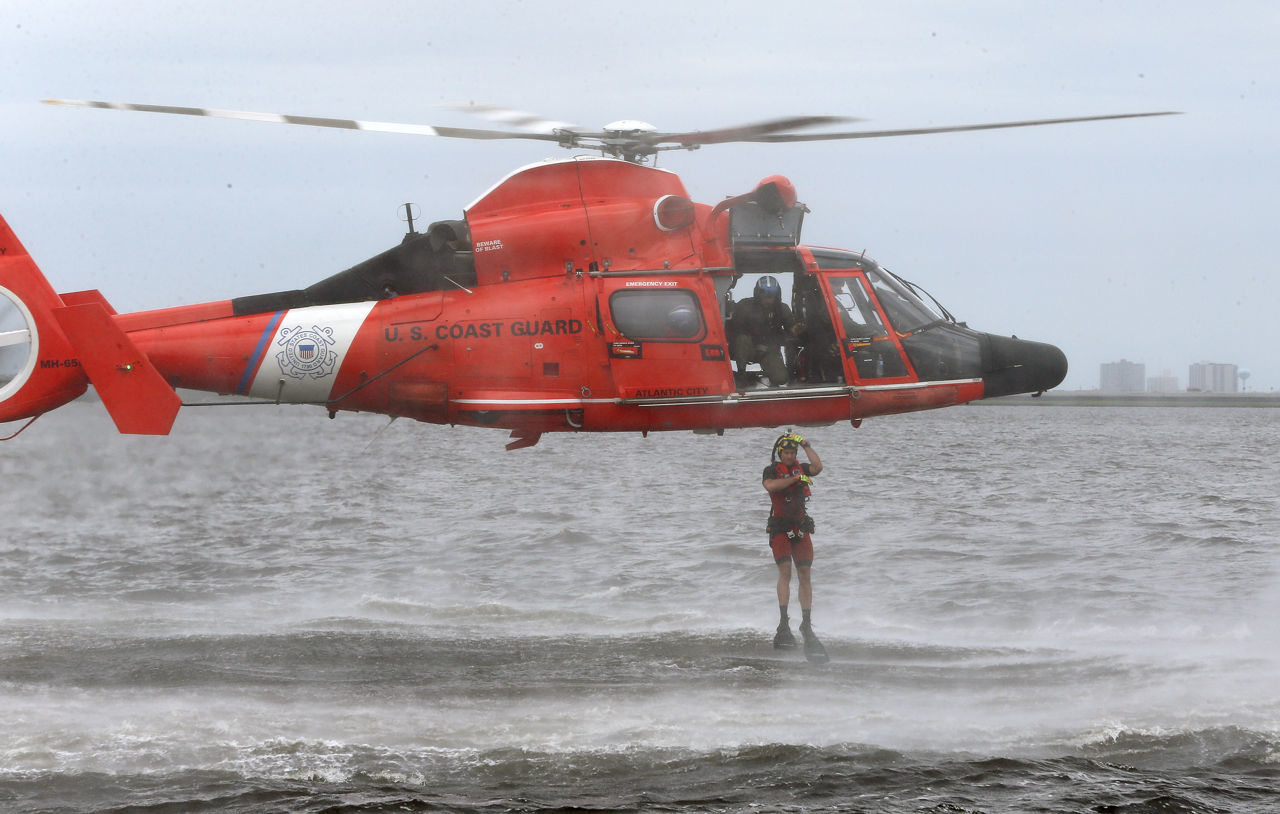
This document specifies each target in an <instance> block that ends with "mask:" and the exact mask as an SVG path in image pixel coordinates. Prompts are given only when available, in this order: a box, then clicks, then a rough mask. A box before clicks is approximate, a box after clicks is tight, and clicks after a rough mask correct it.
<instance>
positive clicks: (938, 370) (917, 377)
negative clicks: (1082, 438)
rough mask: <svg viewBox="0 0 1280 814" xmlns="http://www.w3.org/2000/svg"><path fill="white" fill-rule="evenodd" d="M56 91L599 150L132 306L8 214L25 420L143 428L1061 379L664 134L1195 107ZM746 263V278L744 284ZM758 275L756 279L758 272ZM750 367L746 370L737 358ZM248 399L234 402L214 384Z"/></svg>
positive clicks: (867, 398) (798, 422)
mask: <svg viewBox="0 0 1280 814" xmlns="http://www.w3.org/2000/svg"><path fill="white" fill-rule="evenodd" d="M46 101H47V102H48V103H50V104H58V105H67V106H76V107H89V108H107V109H117V110H131V111H141V112H152V113H167V114H179V115H195V116H209V117H217V118H232V119H244V120H250V121H266V122H280V123H286V124H296V125H308V126H316V127H337V128H343V129H357V130H369V131H375V132H377V131H381V132H393V133H412V134H418V135H426V136H437V137H445V138H463V139H480V140H489V139H532V140H537V141H543V142H549V143H554V144H556V145H558V146H561V147H565V148H569V149H575V150H591V151H598V152H599V155H575V156H573V157H571V158H566V159H548V160H545V161H542V162H540V163H535V164H530V165H528V166H525V167H521V168H519V169H517V170H515V171H513V172H511V173H510V174H508V175H507V176H506V177H504V178H502V179H501V180H500V181H498V183H496V184H495V185H494V186H492V187H491V188H490V189H489V190H488V191H486V192H484V193H483V194H481V195H480V197H479V198H477V199H476V200H475V201H474V202H473V203H471V204H470V205H469V206H468V207H466V208H465V209H464V210H463V217H462V218H461V219H442V220H439V221H435V222H433V223H431V224H430V225H429V226H428V227H427V229H426V230H425V231H422V232H420V231H417V230H416V229H415V224H414V221H413V216H412V209H411V208H410V207H408V205H406V212H407V215H408V218H407V220H408V232H407V233H406V234H405V235H404V238H403V239H402V240H401V242H400V243H399V244H398V245H396V246H394V247H392V248H390V249H388V250H386V251H384V252H382V253H381V254H378V255H376V256H374V257H372V258H370V259H368V260H365V261H363V262H360V263H357V264H356V265H354V266H352V267H350V268H348V269H346V270H344V271H341V272H338V273H336V274H333V275H331V276H329V277H326V278H325V279H322V280H320V281H319V282H316V283H314V284H312V285H310V286H308V287H306V288H299V289H293V290H287V291H276V292H268V293H261V294H250V295H247V296H241V297H236V298H233V299H229V300H221V301H216V302H208V303H201V304H196V305H183V306H177V307H172V308H164V309H159V310H148V311H141V312H135V313H126V314H120V313H117V312H116V310H115V309H114V308H113V307H112V306H111V304H110V303H109V302H108V300H107V299H106V297H105V296H103V295H102V294H101V293H100V292H99V291H97V290H89V291H76V292H67V293H58V292H57V291H56V290H55V289H54V288H53V287H52V286H51V284H50V283H49V282H48V280H47V279H46V278H45V277H44V275H43V274H42V272H41V271H40V269H39V267H38V266H37V265H36V263H35V262H34V260H33V259H32V258H31V255H30V254H29V253H28V252H27V250H26V249H25V247H24V246H23V245H22V243H21V242H20V241H19V239H18V237H17V235H16V234H15V232H14V231H13V229H12V228H11V227H10V226H9V224H8V222H7V221H5V220H4V218H3V216H2V215H0V423H9V422H18V421H23V420H25V422H26V423H24V424H22V426H21V427H20V428H19V429H18V430H17V431H16V432H13V433H12V434H10V435H8V436H6V437H5V438H4V439H3V440H10V439H12V438H14V437H16V436H17V435H18V434H19V433H21V432H22V431H23V430H25V429H26V428H27V427H28V426H30V425H31V423H32V422H34V421H35V420H36V418H38V417H39V416H41V415H43V414H44V413H46V412H48V411H50V410H53V409H55V408H57V407H59V406H61V405H63V404H66V403H68V402H70V401H72V400H74V399H76V398H77V397H79V396H80V395H82V394H83V393H84V392H85V391H86V390H87V388H88V386H89V385H90V384H92V385H93V387H94V389H95V391H96V392H97V394H98V395H99V397H100V398H101V401H102V403H103V405H104V406H105V408H106V410H107V412H108V413H109V414H110V416H111V418H112V420H113V421H114V423H115V425H116V427H117V429H118V430H119V431H120V432H121V433H132V434H149V435H166V434H168V433H169V432H170V430H171V429H172V427H173V424H174V421H175V419H176V416H177V413H178V411H179V409H180V408H181V407H183V406H196V405H197V404H201V403H200V402H184V401H183V399H182V397H180V396H179V394H178V392H177V391H178V389H182V390H193V391H205V392H208V393H213V394H218V395H221V396H227V397H233V398H236V399H238V401H237V402H235V403H244V404H300V405H313V406H319V407H322V408H324V409H325V410H327V411H328V415H329V417H330V418H334V417H335V416H337V415H338V414H339V413H342V412H350V411H355V412H370V413H378V414H383V415H387V416H390V417H392V419H393V420H394V419H396V418H400V417H405V418H411V419H414V420H417V421H422V422H428V423H433V424H448V425H459V424H461V425H469V426H477V427H492V428H498V429H502V430H507V431H509V432H510V440H509V443H507V445H506V447H507V449H509V450H510V449H520V448H524V447H531V446H533V445H535V444H536V443H537V442H538V440H539V439H540V438H541V437H542V435H543V434H545V433H549V432H640V433H642V434H645V435H647V434H648V433H649V432H653V431H670V430H692V431H694V432H699V433H718V434H723V433H724V431H725V430H726V429H730V428H744V427H777V426H782V425H787V426H801V427H813V426H827V425H831V424H834V423H836V422H840V421H849V422H850V423H851V424H852V425H853V426H854V427H857V426H860V425H861V423H862V421H863V419H865V418H868V417H872V416H881V415H889V414H896V413H905V412H911V411H917V410H927V409H935V408H941V407H948V406H952V405H958V404H964V403H967V402H970V401H974V400H977V399H984V398H994V397H998V396H1007V395H1013V394H1022V393H1031V394H1039V393H1042V392H1044V391H1046V390H1049V389H1051V388H1053V387H1055V386H1057V385H1058V384H1059V383H1061V382H1062V380H1063V379H1064V378H1065V376H1066V372H1067V359H1066V356H1065V355H1064V354H1063V352H1062V351H1061V350H1060V349H1059V348H1057V347H1055V346H1053V345H1051V344H1047V343H1043V342H1034V341H1029V340H1025V339H1019V338H1017V337H1013V336H1010V337H1005V336H999V335H994V334H989V333H983V332H980V331H977V330H975V329H973V328H970V327H969V326H968V325H967V324H966V323H964V322H960V321H957V320H956V319H955V317H954V316H952V315H951V313H950V312H948V311H947V310H946V309H945V308H944V307H942V306H941V304H939V303H937V302H936V301H935V300H933V299H932V297H930V296H929V295H928V294H927V293H926V292H924V291H923V289H921V288H919V287H918V286H916V285H914V284H913V283H910V282H908V281H907V280H905V279H903V278H901V277H899V276H897V275H896V274H894V273H892V272H890V271H889V270H887V269H885V268H884V267H883V266H881V265H880V264H879V263H877V262H876V261H875V260H873V259H872V258H871V257H868V256H867V255H866V253H865V252H853V251H847V250H841V249H832V248H821V247H814V246H807V245H805V244H803V243H802V242H801V240H800V236H801V228H802V225H803V220H804V215H805V214H808V213H809V210H808V208H807V207H806V206H805V205H804V204H803V203H801V202H800V201H799V199H798V196H797V193H796V189H795V186H794V185H793V184H792V182H791V181H790V180H789V179H787V178H784V177H782V176H776V175H775V176H770V177H767V178H765V179H763V180H762V181H760V182H759V183H758V184H756V185H755V186H754V187H753V188H752V189H750V191H748V192H745V193H742V194H738V195H733V196H730V197H727V198H725V199H724V200H722V201H720V202H718V203H715V204H714V205H710V204H704V203H698V202H695V201H693V200H692V199H691V198H690V196H689V194H688V193H687V191H686V190H685V187H684V185H683V183H682V182H681V180H680V179H679V177H678V176H677V175H676V174H675V173H673V172H670V171H668V170H665V169H660V168H658V167H656V166H653V165H652V163H653V161H652V160H653V158H654V157H655V156H656V155H657V154H658V153H659V152H661V151H665V150H676V149H683V150H695V149H699V148H701V147H703V146H706V145H713V144H721V143H728V142H761V143H789V142H804V141H824V140H845V139H860V138H883V137H892V136H907V135H924V134H935V133H953V132H963V131H971V130H993V129H1001V128H1012V127H1031V126H1042V125H1053V124H1066V123H1074V122H1089V121H1101V120H1109V119H1126V118H1138V117H1147V116H1163V115H1172V112H1155V113H1126V114H1112V115H1101V116H1083V117H1070V118H1056V119H1037V120H1028V121H1013V122H997V123H990V124H975V125H959V126H946V127H930V128H916V129H909V130H845V131H836V132H818V133H815V132H797V131H811V130H812V128H815V127H819V126H830V125H834V124H839V123H842V122H847V121H856V120H851V119H848V118H845V117H836V116H798V117H791V118H782V119H774V120H769V121H763V122H756V123H752V124H745V125H739V126H734V127H727V128H720V129H714V130H706V131H689V132H663V131H659V130H658V129H657V128H656V127H654V126H653V125H650V124H648V123H646V122H641V121H635V120H621V121H617V122H613V123H611V124H609V125H606V126H605V127H603V128H600V129H598V130H591V129H587V128H583V127H579V126H577V125H572V124H568V123H564V122H556V121H551V120H546V119H543V118H542V117H538V116H534V115H532V114H525V113H522V112H520V111H513V110H509V109H505V108H499V107H492V106H481V105H467V106H463V109H465V110H466V111H467V112H470V113H475V114H477V115H480V116H484V117H486V118H488V119H490V120H495V121H500V122H502V123H504V124H506V125H508V126H511V127H519V128H523V129H519V130H512V129H506V130H489V129H472V128H457V127H437V126H432V125H412V124H398V123H393V122H368V121H358V120H353V119H331V118H320V117H310V116H287V115H281V114H270V113H254V112H249V111H238V110H218V109H208V108H190V107H175V106H167V105H143V104H132V103H118V102H98V101H81V100H46ZM764 279H769V280H773V281H774V283H775V284H776V282H777V281H778V280H779V279H781V280H782V281H783V282H785V283H786V284H787V288H788V289H789V294H790V306H789V307H790V312H791V315H792V323H791V325H790V326H789V327H790V328H791V330H790V331H788V332H787V335H786V338H785V341H784V342H781V343H780V344H781V345H782V347H780V351H781V352H782V353H783V354H784V356H783V357H782V358H783V362H782V364H783V365H785V369H784V370H783V371H781V372H779V370H778V369H776V368H775V369H774V370H773V371H771V372H770V373H769V374H768V375H766V373H765V372H764V371H763V370H756V369H755V368H756V367H758V365H757V364H754V363H751V362H747V361H745V360H744V359H742V358H739V359H738V360H735V359H734V358H733V356H734V353H733V349H734V336H733V335H731V332H732V331H734V330H735V329H734V320H733V315H734V312H735V306H737V305H739V304H740V302H741V301H742V300H743V299H745V297H744V296H742V295H743V293H744V292H745V291H746V290H747V288H749V287H750V286H751V284H752V282H753V281H755V282H757V283H758V282H759V281H760V280H764ZM744 281H745V283H744ZM740 286H741V287H740ZM735 368H736V369H735ZM215 403H226V402H215Z"/></svg>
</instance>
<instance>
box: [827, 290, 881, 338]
mask: <svg viewBox="0 0 1280 814" xmlns="http://www.w3.org/2000/svg"><path fill="white" fill-rule="evenodd" d="M831 293H832V294H833V295H835V300H836V305H837V306H839V308H840V321H841V322H842V323H844V332H845V336H848V337H856V338H867V337H872V336H888V335H889V332H888V331H886V330H885V328H884V324H883V323H882V322H881V321H880V314H879V313H877V312H876V309H875V306H873V305H872V304H871V298H870V297H868V296H867V289H866V287H865V284H864V283H863V282H862V280H860V279H858V278H857V277H833V278H831Z"/></svg>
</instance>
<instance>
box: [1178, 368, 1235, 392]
mask: <svg viewBox="0 0 1280 814" xmlns="http://www.w3.org/2000/svg"><path fill="white" fill-rule="evenodd" d="M1238 370H1239V368H1238V367H1237V366H1236V365H1227V364H1221V363H1218V362H1196V363H1195V364H1194V365H1192V366H1191V370H1190V372H1189V373H1188V375H1187V389H1188V390H1199V391H1201V392H1204V393H1238V392H1239V391H1240V382H1239V380H1237V379H1236V373H1237V372H1238Z"/></svg>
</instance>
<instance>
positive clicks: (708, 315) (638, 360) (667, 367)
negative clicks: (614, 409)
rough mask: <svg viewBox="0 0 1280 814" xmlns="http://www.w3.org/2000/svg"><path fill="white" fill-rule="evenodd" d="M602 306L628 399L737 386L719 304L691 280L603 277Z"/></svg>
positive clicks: (617, 375) (612, 357)
mask: <svg viewBox="0 0 1280 814" xmlns="http://www.w3.org/2000/svg"><path fill="white" fill-rule="evenodd" d="M599 291H600V294H599V299H598V301H597V308H598V312H599V315H600V323H601V327H602V329H603V333H604V339H605V342H606V343H607V345H608V353H609V366H610V369H611V371H612V374H613V381H614V384H615V385H616V387H617V388H618V394H619V395H620V396H621V397H622V398H625V399H645V398H690V397H695V398H696V397H699V396H707V395H711V394H715V393H727V392H730V391H731V390H732V388H733V382H732V376H731V374H730V366H729V355H728V351H727V349H726V347H725V342H724V331H723V328H722V327H721V324H720V310H719V305H718V303H717V302H716V300H715V290H714V288H713V287H712V286H711V285H710V284H706V285H699V284H698V281H697V280H694V279H680V280H671V279H668V280H658V279H652V280H650V279H637V278H636V277H618V278H603V279H602V282H601V285H600V289H599Z"/></svg>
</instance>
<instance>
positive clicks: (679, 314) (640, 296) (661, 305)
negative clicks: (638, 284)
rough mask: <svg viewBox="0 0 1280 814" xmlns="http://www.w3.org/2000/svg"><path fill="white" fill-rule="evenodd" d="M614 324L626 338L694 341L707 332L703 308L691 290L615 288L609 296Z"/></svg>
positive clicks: (610, 311)
mask: <svg viewBox="0 0 1280 814" xmlns="http://www.w3.org/2000/svg"><path fill="white" fill-rule="evenodd" d="M609 313H610V314H611V315H612V316H613V324H614V325H616V326H617V328H618V331H619V332H620V333H621V334H622V335H623V336H625V337H627V338H628V339H632V340H636V339H646V340H650V341H654V340H658V341H661V340H666V341H670V342H696V341H698V340H700V339H702V338H703V337H704V336H705V335H706V333H707V329H706V326H705V325H704V324H703V321H702V308H701V306H699V304H698V297H697V295H696V294H694V293H693V292H692V291H686V290H683V289H667V290H665V291H655V290H652V289H647V290H642V291H615V292H613V293H612V294H611V295H609Z"/></svg>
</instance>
